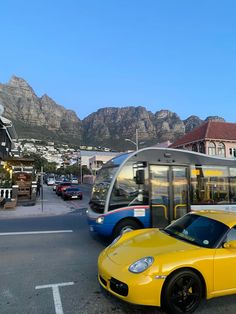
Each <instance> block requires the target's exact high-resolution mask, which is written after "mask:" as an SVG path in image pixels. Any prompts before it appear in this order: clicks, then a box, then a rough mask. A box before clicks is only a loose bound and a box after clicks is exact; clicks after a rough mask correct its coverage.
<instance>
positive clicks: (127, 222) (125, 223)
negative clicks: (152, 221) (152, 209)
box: [112, 219, 142, 239]
mask: <svg viewBox="0 0 236 314" xmlns="http://www.w3.org/2000/svg"><path fill="white" fill-rule="evenodd" d="M140 228H142V227H141V225H140V224H139V223H138V222H137V221H135V220H132V219H124V220H122V221H120V222H119V223H118V224H117V225H116V226H115V228H114V231H113V234H112V238H113V239H115V238H116V237H118V236H119V235H120V234H122V233H125V232H129V231H132V230H136V229H140Z"/></svg>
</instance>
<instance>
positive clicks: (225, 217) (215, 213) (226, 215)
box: [193, 210, 236, 228]
mask: <svg viewBox="0 0 236 314" xmlns="http://www.w3.org/2000/svg"><path fill="white" fill-rule="evenodd" d="M193 213H194V214H197V215H200V216H204V217H208V218H211V219H214V220H217V221H219V222H222V223H224V224H225V225H227V226H228V227H229V228H232V227H233V226H236V212H233V211H223V210H195V211H193Z"/></svg>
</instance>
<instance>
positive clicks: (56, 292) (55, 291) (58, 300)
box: [35, 281, 74, 314]
mask: <svg viewBox="0 0 236 314" xmlns="http://www.w3.org/2000/svg"><path fill="white" fill-rule="evenodd" d="M72 285H74V282H73V281H71V282H62V283H55V284H51V285H42V286H36V287H35V289H36V290H37V289H47V288H52V293H53V300H54V306H55V312H56V314H63V308H62V303H61V296H60V292H59V287H65V286H72Z"/></svg>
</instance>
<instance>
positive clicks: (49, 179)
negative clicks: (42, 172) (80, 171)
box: [47, 177, 55, 185]
mask: <svg viewBox="0 0 236 314" xmlns="http://www.w3.org/2000/svg"><path fill="white" fill-rule="evenodd" d="M54 184H55V178H50V177H49V178H47V185H54Z"/></svg>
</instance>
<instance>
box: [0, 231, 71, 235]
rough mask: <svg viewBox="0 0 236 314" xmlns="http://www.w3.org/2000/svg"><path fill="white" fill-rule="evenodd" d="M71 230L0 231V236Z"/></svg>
mask: <svg viewBox="0 0 236 314" xmlns="http://www.w3.org/2000/svg"><path fill="white" fill-rule="evenodd" d="M71 232H73V230H52V231H50V230H48V231H26V232H1V233H0V236H9V235H28V234H52V233H71Z"/></svg>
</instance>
